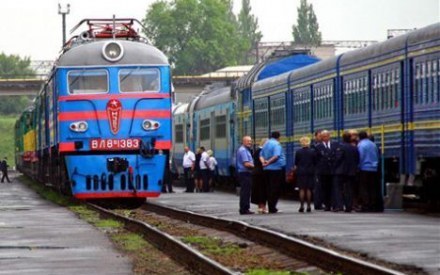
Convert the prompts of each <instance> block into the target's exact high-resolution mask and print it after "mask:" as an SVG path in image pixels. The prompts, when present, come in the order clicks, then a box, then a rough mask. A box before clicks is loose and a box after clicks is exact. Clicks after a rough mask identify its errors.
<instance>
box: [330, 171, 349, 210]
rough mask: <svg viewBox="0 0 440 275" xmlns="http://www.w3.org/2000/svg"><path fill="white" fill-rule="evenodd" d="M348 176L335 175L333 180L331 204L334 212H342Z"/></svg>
mask: <svg viewBox="0 0 440 275" xmlns="http://www.w3.org/2000/svg"><path fill="white" fill-rule="evenodd" d="M345 180H346V176H344V175H335V176H333V180H332V191H331V192H332V193H331V203H332V208H333V209H334V210H342V206H343V201H342V190H343V187H344V184H345Z"/></svg>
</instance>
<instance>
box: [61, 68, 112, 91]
mask: <svg viewBox="0 0 440 275" xmlns="http://www.w3.org/2000/svg"><path fill="white" fill-rule="evenodd" d="M67 79H68V82H69V83H68V85H69V86H68V87H69V93H70V94H75V95H76V94H105V93H107V92H108V74H107V71H106V70H74V71H69V72H68V73H67Z"/></svg>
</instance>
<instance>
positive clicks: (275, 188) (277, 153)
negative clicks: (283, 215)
mask: <svg viewBox="0 0 440 275" xmlns="http://www.w3.org/2000/svg"><path fill="white" fill-rule="evenodd" d="M279 140H280V132H273V133H272V134H271V138H270V139H269V140H268V141H267V142H266V144H264V146H263V149H261V153H260V161H261V163H262V164H263V170H264V173H265V174H266V178H267V180H268V191H267V202H268V207H269V213H271V214H274V213H277V212H279V211H278V209H277V203H278V199H279V196H280V188H281V186H282V183H283V182H284V180H285V175H284V169H285V166H286V157H285V155H284V152H283V148H282V147H281V144H280V141H279Z"/></svg>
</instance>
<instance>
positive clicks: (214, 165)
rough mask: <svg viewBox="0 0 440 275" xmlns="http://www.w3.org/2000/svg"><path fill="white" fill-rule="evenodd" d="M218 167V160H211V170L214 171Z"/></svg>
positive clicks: (212, 158)
mask: <svg viewBox="0 0 440 275" xmlns="http://www.w3.org/2000/svg"><path fill="white" fill-rule="evenodd" d="M216 166H217V160H216V159H215V158H214V157H210V158H209V170H211V171H214V170H215V167H216Z"/></svg>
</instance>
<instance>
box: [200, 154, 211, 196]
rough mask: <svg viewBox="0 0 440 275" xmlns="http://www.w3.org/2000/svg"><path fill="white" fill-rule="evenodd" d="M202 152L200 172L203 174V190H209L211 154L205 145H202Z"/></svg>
mask: <svg viewBox="0 0 440 275" xmlns="http://www.w3.org/2000/svg"><path fill="white" fill-rule="evenodd" d="M200 150H201V152H202V154H201V156H200V163H199V165H200V174H201V176H202V191H203V192H209V156H208V153H207V152H206V151H205V147H203V146H202V147H200Z"/></svg>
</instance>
